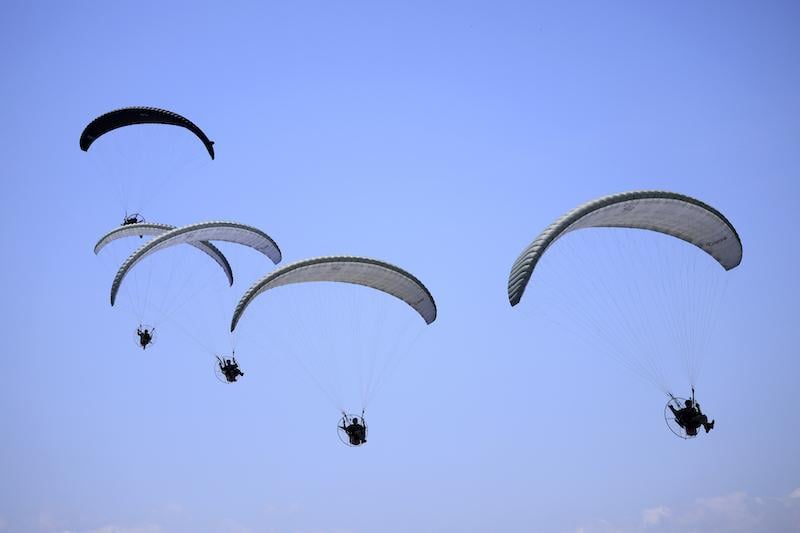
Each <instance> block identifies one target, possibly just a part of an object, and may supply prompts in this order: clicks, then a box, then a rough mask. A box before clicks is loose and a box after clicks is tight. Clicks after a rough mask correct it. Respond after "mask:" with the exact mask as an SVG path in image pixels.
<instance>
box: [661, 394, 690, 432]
mask: <svg viewBox="0 0 800 533" xmlns="http://www.w3.org/2000/svg"><path fill="white" fill-rule="evenodd" d="M686 402H687V399H686V398H681V397H675V396H673V397H672V398H670V399H669V401H668V402H667V403H666V405H665V406H664V421H665V422H666V423H667V427H668V428H669V430H670V431H671V432H672V434H673V435H675V436H676V437H679V438H681V439H684V440H689V439H693V438H695V437H697V433H695V434H694V435H690V434H688V433H686V430H685V429H684V428H683V427H681V425H680V424H678V421H677V420H676V419H675V415H674V414H673V413H672V411H671V410H670V408H669V406H670V405H672V406H673V407H674V408H675V409H683V407H684V406H685V404H686Z"/></svg>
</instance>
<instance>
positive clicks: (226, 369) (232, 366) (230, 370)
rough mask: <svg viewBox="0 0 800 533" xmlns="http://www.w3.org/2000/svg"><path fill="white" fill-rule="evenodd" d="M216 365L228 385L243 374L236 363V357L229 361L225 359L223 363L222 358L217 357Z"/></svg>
mask: <svg viewBox="0 0 800 533" xmlns="http://www.w3.org/2000/svg"><path fill="white" fill-rule="evenodd" d="M217 364H218V365H219V369H220V371H221V372H222V374H223V375H224V376H225V379H226V380H228V383H235V382H236V380H237V379H238V378H239V376H244V372H242V371H241V370H240V369H239V363H238V362H236V356H233V357H232V358H231V359H225V360H224V362H223V360H222V358H220V357H219V356H217Z"/></svg>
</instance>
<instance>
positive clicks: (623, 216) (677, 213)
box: [508, 191, 742, 305]
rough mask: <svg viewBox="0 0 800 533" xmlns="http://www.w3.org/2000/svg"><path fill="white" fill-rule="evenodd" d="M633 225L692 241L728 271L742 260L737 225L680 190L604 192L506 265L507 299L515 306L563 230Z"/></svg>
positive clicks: (566, 217)
mask: <svg viewBox="0 0 800 533" xmlns="http://www.w3.org/2000/svg"><path fill="white" fill-rule="evenodd" d="M600 227H617V228H636V229H646V230H651V231H656V232H659V233H664V234H666V235H671V236H673V237H676V238H678V239H681V240H684V241H686V242H688V243H691V244H693V245H695V246H697V247H698V248H700V249H702V250H703V251H705V252H706V253H707V254H709V255H710V256H712V257H713V258H714V259H716V260H717V262H718V263H719V264H720V265H721V266H722V267H723V268H725V270H730V269H732V268H735V267H736V266H738V265H739V263H740V262H741V261H742V242H741V240H740V239H739V235H738V233H737V232H736V229H735V228H734V227H733V225H732V224H731V223H730V222H729V221H728V219H727V218H725V216H724V215H723V214H722V213H720V212H719V211H717V210H716V209H714V208H713V207H711V206H709V205H707V204H705V203H703V202H701V201H700V200H696V199H694V198H691V197H689V196H685V195H683V194H678V193H673V192H666V191H632V192H626V193H621V194H613V195H610V196H604V197H602V198H598V199H596V200H592V201H590V202H587V203H585V204H583V205H581V206H578V207H576V208H575V209H573V210H572V211H569V212H568V213H566V214H565V215H563V216H562V217H560V218H559V219H558V220H556V221H555V222H553V223H552V224H550V225H549V226H548V227H547V229H545V230H544V231H543V232H542V233H541V234H539V236H538V237H537V238H536V239H535V240H534V241H533V242H532V243H531V244H530V245H528V247H527V248H525V250H523V252H522V254H520V256H519V257H518V258H517V260H516V261H515V262H514V265H513V266H512V267H511V273H510V274H509V277H508V299H509V301H510V302H511V305H516V304H518V303H519V301H520V299H521V298H522V294H523V293H524V292H525V287H526V286H527V285H528V282H529V281H530V279H531V276H532V275H533V271H534V269H535V268H536V265H537V263H538V262H539V259H540V258H541V257H542V255H543V254H544V253H545V252H546V251H547V249H548V248H549V247H550V246H551V245H552V244H553V243H554V242H556V241H557V240H558V239H559V238H561V237H562V236H564V235H566V234H567V233H569V232H571V231H574V230H577V229H582V228H600Z"/></svg>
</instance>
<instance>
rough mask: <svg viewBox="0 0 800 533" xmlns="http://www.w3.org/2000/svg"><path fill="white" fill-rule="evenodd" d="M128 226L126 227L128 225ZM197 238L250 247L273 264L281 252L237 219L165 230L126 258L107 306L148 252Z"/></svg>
mask: <svg viewBox="0 0 800 533" xmlns="http://www.w3.org/2000/svg"><path fill="white" fill-rule="evenodd" d="M128 227H130V226H128ZM199 241H226V242H233V243H236V244H241V245H243V246H248V247H250V248H253V249H255V250H257V251H259V252H261V253H262V254H264V255H266V256H267V257H268V258H269V259H270V260H272V262H273V263H275V264H277V263H279V262H280V260H281V251H280V249H279V248H278V245H277V244H275V241H273V240H272V238H270V236H269V235H267V234H266V233H264V232H263V231H261V230H260V229H258V228H254V227H253V226H247V225H245V224H239V223H238V222H201V223H199V224H190V225H188V226H183V227H180V228H177V229H174V230H172V231H168V232H167V233H164V234H162V235H159V236H158V237H156V238H154V239H153V240H151V241H150V242H148V243H145V244H144V245H142V246H141V247H140V248H139V249H138V250H136V251H135V252H133V253H132V254H131V255H130V257H128V258H127V259H126V260H125V262H124V263H122V266H121V267H120V268H119V271H117V275H116V276H115V277H114V282H113V283H112V285H111V305H114V301H115V300H116V298H117V291H119V287H120V285H121V284H122V280H123V279H125V276H126V275H127V273H128V272H130V270H131V269H132V268H133V267H134V266H135V265H136V263H138V262H139V261H141V260H142V259H144V258H145V257H147V256H148V255H150V254H152V253H154V252H157V251H158V250H163V249H164V248H169V247H170V246H175V245H177V244H183V243H191V242H199Z"/></svg>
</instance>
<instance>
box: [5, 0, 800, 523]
mask: <svg viewBox="0 0 800 533" xmlns="http://www.w3.org/2000/svg"><path fill="white" fill-rule="evenodd" d="M799 16H800V8H798V6H797V5H795V4H794V3H791V2H767V3H764V2H758V3H757V2H724V3H723V2H718V3H707V4H704V5H698V4H697V3H691V2H677V3H676V2H672V3H669V4H663V5H645V4H641V3H633V2H630V3H629V2H617V3H613V4H603V5H601V4H600V3H596V2H576V3H572V4H570V5H564V3H556V2H552V3H541V2H519V3H515V2H437V3H435V5H432V3H430V2H404V3H399V2H397V3H367V2H360V3H359V2H293V3H284V4H277V3H235V4H230V3H222V2H217V3H196V2H173V3H170V4H169V5H165V4H163V3H155V2H152V3H149V2H135V3H134V2H120V3H116V4H115V5H114V6H113V7H112V6H110V5H109V4H107V3H100V2H85V3H72V4H65V3H56V2H39V3H29V2H9V3H7V4H6V5H5V9H4V16H3V17H2V20H0V44H1V45H2V46H0V66H2V72H3V83H2V84H0V96H1V97H2V100H3V101H4V102H5V103H6V108H5V127H3V128H0V143H2V146H3V147H4V154H5V157H4V158H3V160H4V169H3V183H4V194H3V195H2V196H0V217H2V226H0V227H2V229H3V231H4V234H5V235H6V243H7V244H6V246H5V258H6V260H5V261H3V263H2V264H3V266H2V268H3V275H2V276H0V280H2V289H3V294H4V295H5V303H4V305H3V306H2V310H3V311H2V312H3V319H4V322H5V326H6V331H7V334H6V342H5V343H4V345H5V348H4V350H3V361H4V366H5V368H6V369H7V375H6V377H7V379H6V380H5V381H4V385H3V386H2V387H0V405H2V406H3V409H2V415H0V424H2V426H0V427H2V432H3V433H2V435H3V438H2V439H0V531H4V530H5V531H15V532H16V531H22V532H27V531H32V532H38V531H42V532H65V531H69V532H78V533H100V532H104V533H112V532H117V533H122V532H124V533H132V532H146V533H156V532H167V531H178V532H184V531H186V532H189V531H191V532H205V531H208V532H216V531H232V532H236V531H239V532H273V531H274V532H285V531H290V532H334V531H341V532H343V531H353V532H364V531H370V532H371V531H387V532H392V531H409V530H416V531H460V532H463V531H510V532H516V531H520V532H521V531H553V532H559V533H560V532H565V533H566V532H572V533H576V532H583V533H589V532H611V531H622V532H628V531H645V530H646V531H707V532H717V531H719V532H728V531H791V530H800V492H799V491H798V489H800V456H799V455H798V454H797V442H798V427H800V424H798V422H800V420H799V419H798V414H797V413H798V407H800V400H798V396H797V394H796V382H797V376H798V375H800V363H798V357H797V355H798V348H797V346H798V331H799V330H798V328H797V318H796V302H797V301H798V297H800V286H799V285H798V281H797V277H796V270H797V268H796V265H797V263H798V260H800V252H799V251H798V250H800V248H799V247H798V246H797V245H798V236H797V231H796V230H797V228H798V223H797V219H796V197H797V195H798V192H800V191H799V190H798V188H799V186H798V183H800V175H798V173H799V172H798V164H799V163H800V156H798V154H799V153H800V151H798V149H797V148H798V139H800V126H799V125H800V120H798V119H800V100H798V96H797V95H798V94H800V78H799V77H798V65H800V57H798V56H799V55H800V42H798V41H799V40H800V34H798V32H797V30H796V29H797V22H798V17H799ZM128 105H150V106H158V107H164V108H167V109H173V110H175V111H177V112H179V113H182V114H184V115H186V116H187V117H189V118H191V119H192V120H193V121H195V122H196V123H197V124H199V125H200V126H201V127H202V128H203V129H204V130H205V131H206V132H207V133H208V134H209V136H210V137H211V138H212V139H213V140H215V141H216V149H217V159H216V160H215V161H213V162H212V161H208V160H207V158H206V159H203V158H204V157H205V156H204V153H203V151H202V147H201V146H200V145H199V143H198V145H197V146H194V145H193V144H192V143H191V142H189V143H187V144H185V145H184V144H181V145H180V149H186V150H191V149H196V152H193V153H192V154H191V155H189V156H181V157H179V158H178V159H179V160H181V161H189V162H188V163H186V164H185V166H181V169H180V170H181V173H182V175H181V176H179V179H176V180H174V181H171V182H170V186H169V187H167V188H165V190H161V189H158V188H155V187H153V188H152V189H151V190H153V195H154V196H155V198H153V200H152V203H151V204H148V212H147V213H146V214H147V215H148V218H151V219H153V220H157V221H159V222H166V223H173V224H184V223H190V222H195V221H199V220H208V219H232V220H237V221H241V222H245V223H250V224H253V225H255V226H258V227H260V228H262V229H264V230H265V231H266V232H267V233H269V234H270V235H271V236H273V237H274V238H275V239H276V241H278V242H279V244H280V245H281V247H282V249H283V252H284V257H285V260H286V261H287V262H288V261H292V260H296V259H301V258H305V257H309V256H315V255H325V254H356V255H365V256H371V257H378V258H382V259H385V260H387V261H390V262H393V263H396V264H398V265H400V266H402V267H403V268H405V269H407V270H409V271H411V272H413V273H414V274H415V275H417V276H418V277H419V278H420V279H422V280H423V281H424V282H425V283H426V285H427V286H428V287H429V288H430V290H431V292H432V293H433V294H434V295H435V297H436V300H437V303H438V307H439V318H438V320H437V321H436V322H435V323H434V324H433V325H432V326H430V328H428V329H427V330H426V331H424V332H422V333H423V334H422V335H421V336H420V338H419V340H418V341H417V342H416V343H415V345H414V353H412V354H409V356H408V357H407V358H406V359H405V360H404V361H403V364H401V365H400V366H399V367H398V369H397V371H396V372H394V373H393V375H392V377H391V380H390V382H389V383H388V384H387V385H386V386H385V387H384V388H383V389H382V390H381V394H380V396H379V398H378V399H376V402H375V404H374V407H373V408H371V417H370V443H369V444H368V446H365V447H364V448H363V449H358V450H351V449H348V448H346V447H344V446H342V445H341V444H340V443H339V442H338V440H336V438H335V435H334V432H333V428H334V424H335V419H336V416H337V414H336V411H335V410H334V409H333V408H332V407H331V405H330V404H329V403H328V402H327V401H326V399H325V398H324V397H323V396H322V395H321V394H320V393H319V391H318V390H317V389H316V388H315V387H314V386H313V384H311V383H310V382H309V380H308V379H307V376H306V375H305V374H304V373H303V371H302V370H300V369H298V367H297V365H296V364H295V363H294V362H293V361H292V360H290V359H286V358H281V357H279V356H275V354H268V353H264V354H261V355H256V354H254V353H250V354H247V360H248V365H249V366H248V367H247V369H246V372H247V374H248V375H247V379H246V380H243V381H242V383H241V384H238V385H237V386H236V387H225V386H222V385H220V384H219V383H217V382H216V381H215V380H214V379H213V376H212V374H211V370H210V369H211V367H210V365H209V364H208V360H207V358H206V357H205V355H203V354H201V353H199V351H198V350H197V347H196V346H195V345H193V344H192V343H191V342H189V341H188V340H185V339H182V338H180V336H178V335H164V336H162V338H161V339H160V342H159V344H158V345H157V346H156V347H154V350H153V352H152V353H150V352H147V353H144V354H143V353H142V352H141V351H137V350H136V348H135V347H134V346H133V345H132V342H131V340H130V337H131V330H132V329H133V328H134V327H135V324H132V323H131V318H130V316H128V315H126V314H125V313H122V312H119V310H117V309H112V308H110V307H109V306H108V287H109V284H110V281H111V278H112V277H113V269H111V270H110V269H109V263H108V262H107V261H104V260H103V259H98V258H97V257H95V256H94V255H93V254H92V252H91V247H92V246H93V244H94V242H95V241H96V239H97V238H98V237H99V236H100V235H102V234H103V233H105V232H106V231H108V229H109V228H110V227H112V226H113V225H114V224H117V223H118V222H119V219H120V218H121V214H122V213H121V208H120V205H119V203H118V202H117V199H116V198H115V196H114V194H113V192H112V191H111V190H110V189H109V187H107V186H104V185H103V184H102V176H101V175H100V173H99V170H98V166H97V165H96V159H97V158H94V159H93V158H92V156H94V155H95V154H94V153H92V151H90V152H89V153H88V154H87V153H83V152H81V151H80V149H79V148H78V136H79V134H80V132H81V130H82V128H83V127H84V126H85V124H86V123H87V122H88V121H89V120H91V119H92V118H94V117H95V116H97V115H99V114H101V113H103V112H105V111H108V110H110V109H114V108H117V107H122V106H128ZM178 137H180V136H178ZM176 138H177V137H176ZM180 138H181V139H183V137H180ZM190 146H191V148H190ZM95 148H100V146H97V147H93V149H92V150H94V149H95ZM162 150H164V148H163V147H162ZM176 150H177V148H176ZM187 153H188V152H187ZM98 154H99V152H98ZM195 155H196V156H197V157H194V156H195ZM158 161H160V160H157V161H147V162H146V164H150V163H153V164H154V165H157V164H158ZM125 168H127V167H125ZM187 168H188V169H190V170H191V172H186V169H187ZM114 179H118V178H114ZM133 179H142V180H143V182H144V187H145V189H148V187H150V185H149V184H148V181H147V180H149V179H150V177H149V176H147V177H143V178H142V177H137V178H133ZM641 188H654V189H667V190H674V191H679V192H682V193H685V194H689V195H691V196H695V197H697V198H700V199H702V200H704V201H706V202H708V203H710V204H712V205H714V206H715V207H717V208H718V209H720V210H721V211H723V212H724V213H725V214H726V215H727V216H728V218H729V219H730V220H731V221H732V222H733V224H734V225H735V226H736V227H737V229H738V231H739V234H740V235H741V238H742V241H743V243H744V261H743V263H742V265H741V267H740V268H738V269H736V270H734V271H732V272H730V273H729V274H730V279H729V280H728V283H727V292H728V299H727V300H726V305H725V307H724V308H723V309H721V310H720V315H719V320H720V322H719V327H718V331H717V333H716V334H715V335H716V336H715V337H714V339H713V342H712V346H713V348H712V349H711V350H710V353H709V354H708V361H707V363H706V366H705V370H704V374H703V377H702V384H703V387H704V388H703V400H702V402H703V405H704V407H705V408H706V410H707V411H709V412H710V413H712V414H713V415H714V416H715V417H716V418H717V420H718V427H717V428H716V429H715V430H714V432H713V433H712V434H711V435H709V436H708V438H698V439H695V440H694V441H692V442H683V441H681V440H679V439H676V438H674V437H673V436H672V435H670V434H669V433H668V432H667V430H666V428H665V427H664V422H663V419H662V417H661V410H662V408H663V395H661V393H659V392H658V391H657V390H655V389H653V388H652V387H651V386H650V385H649V384H648V383H646V382H644V381H642V380H640V379H637V378H636V377H635V376H633V375H631V374H629V373H627V372H626V371H625V370H624V369H622V368H621V367H619V366H618V365H616V364H615V363H614V362H613V361H611V360H609V359H608V358H605V357H593V354H591V353H586V350H585V349H583V350H582V349H579V348H577V347H575V346H571V345H570V347H569V349H567V348H565V347H564V346H563V344H562V343H560V342H559V337H558V336H557V335H556V334H555V333H556V332H554V331H553V329H552V327H551V325H549V324H542V323H537V322H536V321H533V320H531V315H530V314H529V313H524V312H518V310H517V309H512V308H511V307H510V306H509V305H508V301H507V298H506V292H505V285H506V279H507V274H508V270H509V268H510V266H511V263H512V262H513V261H514V259H515V258H516V257H517V255H518V254H519V252H520V251H521V250H522V249H523V248H524V246H525V245H527V244H528V243H529V242H530V241H531V240H532V239H533V238H534V237H535V236H536V235H537V234H538V232H539V231H541V230H542V229H543V228H544V227H545V226H546V225H547V224H548V223H549V222H550V221H552V220H553V219H555V218H556V217H558V216H559V215H560V214H562V213H563V212H564V211H566V210H567V209H569V208H571V207H573V206H575V205H577V204H579V203H581V202H584V201H586V200H589V199H591V198H594V197H597V196H601V195H604V194H609V193H613V192H620V191H625V190H630V189H641ZM225 250H226V252H227V251H228V250H230V253H231V259H232V262H234V268H235V269H236V271H237V273H240V274H239V281H238V282H237V285H236V286H235V287H234V289H232V290H233V291H234V292H235V293H236V295H238V294H241V293H242V292H243V291H244V289H245V288H246V287H247V286H248V285H249V284H250V283H251V282H252V281H254V280H255V279H256V278H257V277H258V276H260V275H263V274H265V273H266V271H267V270H268V266H267V265H265V264H264V263H263V262H261V261H259V258H258V257H257V256H256V255H254V254H250V253H248V252H247V251H242V250H236V249H235V248H226V249H225ZM234 300H235V297H234ZM524 303H525V302H523V304H524ZM223 315H224V313H223ZM244 325H245V323H243V326H244ZM250 349H251V350H252V351H256V350H255V349H254V348H252V347H251V348H250ZM242 357H245V355H244V354H243V355H242ZM156 363H157V364H158V369H159V370H160V371H159V372H156V371H154V367H155V364H156ZM703 437H705V436H703Z"/></svg>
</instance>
